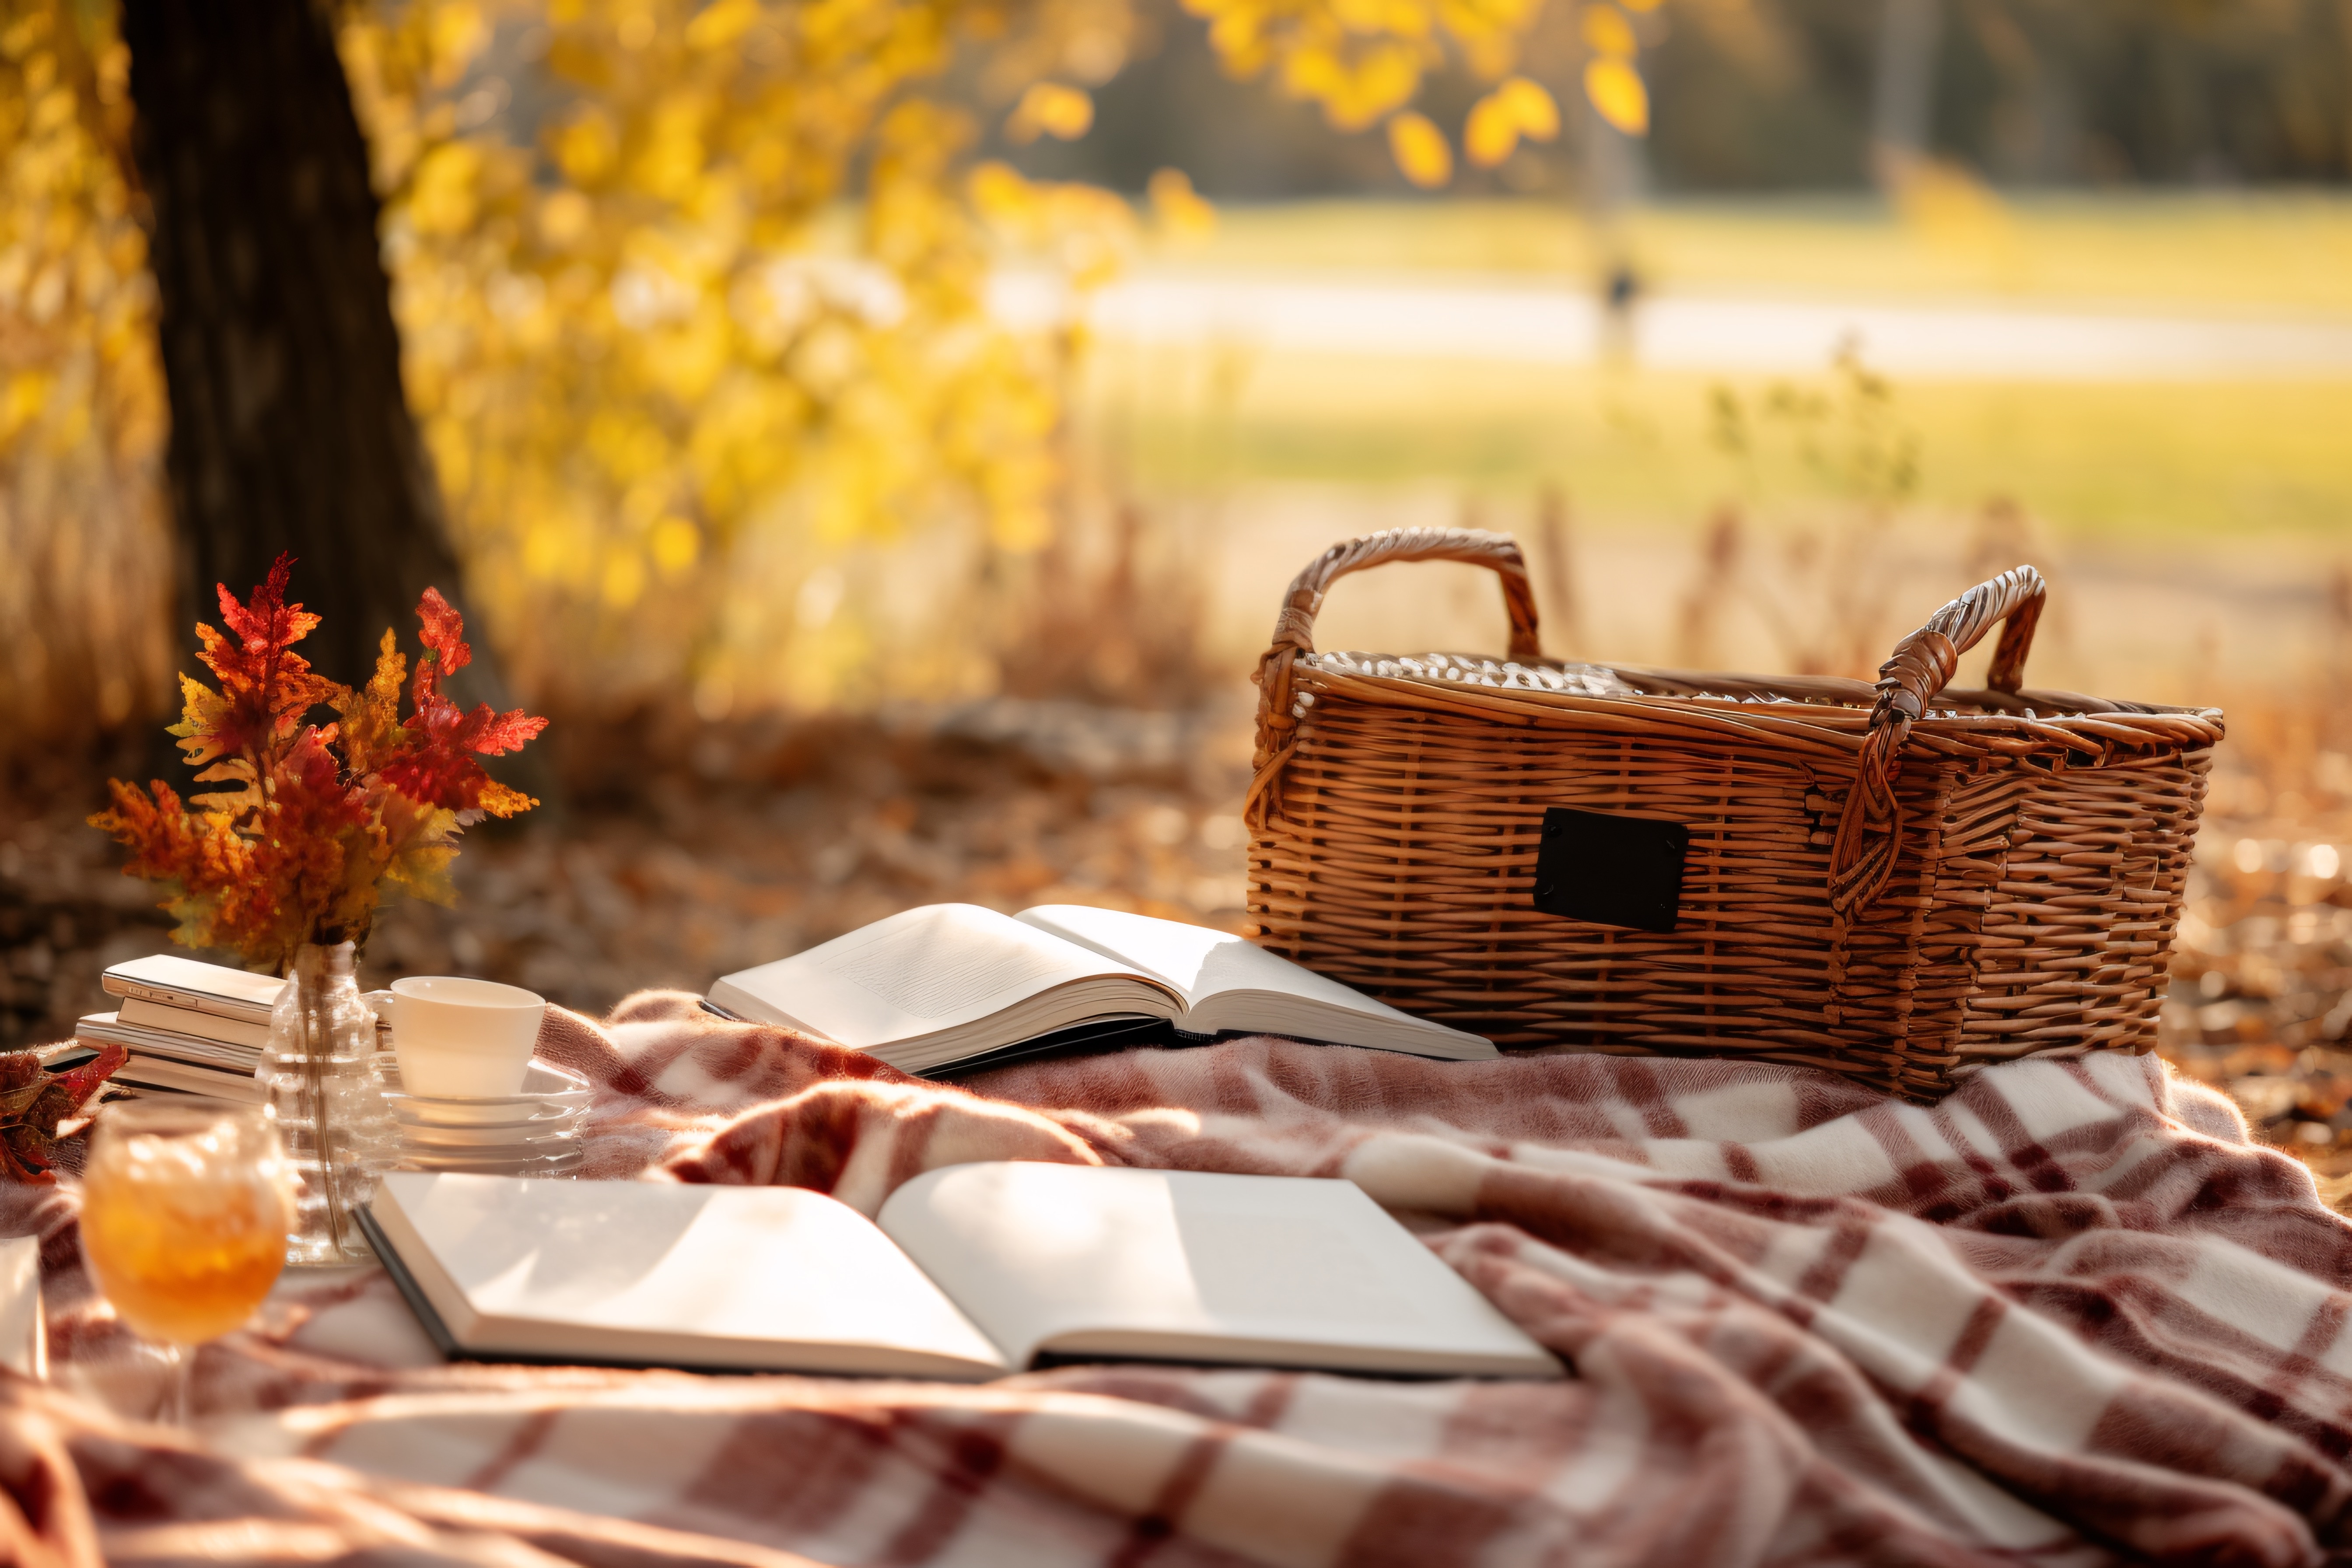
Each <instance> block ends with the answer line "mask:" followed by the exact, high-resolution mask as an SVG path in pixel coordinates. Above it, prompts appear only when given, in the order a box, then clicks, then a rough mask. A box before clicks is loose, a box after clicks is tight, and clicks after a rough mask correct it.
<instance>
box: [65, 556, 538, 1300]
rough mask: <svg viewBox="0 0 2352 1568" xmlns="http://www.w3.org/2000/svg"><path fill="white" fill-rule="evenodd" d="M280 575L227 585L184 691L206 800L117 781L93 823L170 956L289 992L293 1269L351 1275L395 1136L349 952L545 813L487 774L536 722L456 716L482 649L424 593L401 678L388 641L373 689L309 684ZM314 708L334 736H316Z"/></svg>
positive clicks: (275, 1037) (298, 610) (184, 736)
mask: <svg viewBox="0 0 2352 1568" xmlns="http://www.w3.org/2000/svg"><path fill="white" fill-rule="evenodd" d="M292 564H293V561H292V558H291V557H289V556H283V555H281V556H279V557H278V563H277V564H276V565H274V566H272V567H271V568H270V572H269V577H268V581H267V582H265V583H263V584H260V585H259V586H258V587H257V588H255V589H254V590H253V594H252V596H251V597H250V598H248V599H247V600H246V601H244V602H242V603H240V602H239V601H238V600H237V598H236V595H233V594H231V593H230V592H229V591H228V588H227V586H226V584H223V585H222V586H221V588H220V590H219V593H220V609H221V620H222V623H223V624H224V626H226V628H227V629H226V631H219V630H215V628H213V627H212V626H204V625H199V626H197V627H196V637H197V640H198V642H199V643H200V645H201V648H200V652H199V654H198V657H199V658H202V659H203V660H204V663H205V667H206V668H209V669H210V670H211V671H212V672H213V675H214V676H215V679H217V680H218V681H219V686H218V688H217V689H215V688H213V687H208V686H206V685H205V684H204V683H203V682H202V681H200V680H197V679H194V678H193V677H190V676H183V677H181V689H182V692H183V695H184V698H185V707H184V710H183V712H182V714H181V718H180V721H179V722H178V723H177V724H174V725H173V726H172V729H171V733H173V734H174V735H176V736H178V737H179V744H180V749H181V750H182V751H184V752H186V753H187V759H188V763H189V765H190V766H191V767H194V769H196V770H197V772H196V781H197V782H198V783H199V784H213V785H216V786H218V787H216V788H215V789H214V790H212V791H211V792H209V793H207V794H204V795H194V796H193V797H192V798H191V799H190V800H189V801H187V802H185V803H183V802H182V800H181V799H180V796H179V795H178V793H177V792H175V791H174V790H173V789H172V787H171V786H170V785H168V784H164V783H163V781H162V780H160V779H159V780H156V781H154V782H153V783H152V784H150V785H149V786H148V788H147V790H146V791H145V792H144V793H142V792H141V791H140V790H138V789H135V788H133V787H132V786H131V785H130V784H124V783H123V782H121V780H119V779H117V780H113V781H110V784H109V787H110V790H111V791H112V794H113V801H114V804H113V805H112V807H111V808H110V809H109V810H106V811H101V812H100V813H98V814H97V815H96V816H92V817H91V818H90V819H89V820H90V824H91V826H95V827H101V828H104V829H105V830H106V831H107V832H109V833H110V834H112V835H113V836H114V837H116V838H118V839H120V840H121V842H122V843H123V844H125V845H127V846H129V847H130V849H131V860H130V864H129V865H127V866H126V867H125V868H124V870H125V871H126V872H127V873H128V874H130V875H131V876H135V877H144V878H148V879H151V880H153V881H155V882H158V883H161V884H163V887H164V888H165V889H167V896H166V897H165V899H164V900H163V906H162V907H163V908H164V909H166V910H170V911H171V912H172V914H173V915H174V916H175V917H177V919H178V921H179V927H178V929H177V930H176V931H173V933H172V934H173V938H174V940H176V941H179V942H184V943H186V944H187V945H189V946H191V947H204V948H228V949H232V950H234V951H235V952H236V953H237V954H238V955H239V956H240V957H241V958H242V959H243V960H244V961H245V963H246V965H247V967H248V968H253V969H263V970H269V971H273V972H276V973H281V974H283V975H285V976H286V978H287V981H288V984H287V985H286V987H285V989H284V990H283V991H282V992H280V993H279V995H278V1004H277V1006H276V1007H275V1009H274V1010H273V1012H272V1014H271V1017H270V1026H269V1029H270V1032H269V1043H268V1047H266V1049H265V1050H264V1053H263V1058H262V1062H261V1067H260V1070H259V1071H258V1072H257V1075H256V1076H257V1078H258V1079H259V1080H260V1082H261V1085H262V1088H263V1089H264V1091H265V1094H266V1096H267V1098H268V1102H269V1106H270V1110H271V1114H272V1115H273V1116H274V1117H275V1118H276V1120H277V1122H278V1132H279V1136H280V1137H281V1139H282V1140H283V1141H284V1143H285V1146H286V1152H287V1154H288V1157H289V1163H290V1165H291V1166H292V1169H293V1173H294V1176H295V1186H296V1195H295V1224H294V1229H293V1234H292V1236H291V1237H290V1238H289V1260H291V1261H296V1262H320V1263H323V1262H335V1261H352V1260H356V1259H361V1258H366V1257H367V1256H368V1252H367V1248H366V1243H365V1241H364V1240H363V1239H362V1238H361V1236H360V1233H359V1232H358V1230H357V1227H356V1226H355V1224H354V1223H353V1221H352V1214H353V1211H354V1210H355V1209H356V1208H357V1207H358V1206H359V1205H362V1204H364V1203H365V1202H366V1201H367V1199H368V1198H369V1196H371V1195H372V1194H373V1190H374V1184H375V1178H376V1176H377V1175H378V1174H380V1173H381V1172H382V1171H383V1169H384V1167H385V1166H386V1165H388V1164H389V1163H390V1161H391V1159H392V1157H393V1145H394V1143H395V1142H396V1133H395V1131H394V1125H393V1121H392V1115H391V1111H390V1109H389V1107H388V1106H387V1104H386V1103H385V1100H384V1093H383V1091H384V1084H383V1066H382V1063H381V1061H380V1059H379V1055H378V1052H377V1050H376V1031H375V1020H374V1015H373V1013H372V1012H371V1011H370V1010H369V1008H368V1006H367V1004H366V1001H365V999H364V998H362V996H361V994H360V991H359V985H358V982H357V980H356V977H355V975H354V973H353V958H354V953H355V951H356V948H357V946H358V944H359V943H361V942H364V941H365V940H366V939H367V934H368V929H369V927H370V926H371V925H372V924H373V921H374V920H375V914H376V910H377V908H378V906H379V905H380V904H381V902H382V901H383V897H384V894H385V892H386V890H387V889H397V890H399V891H402V892H405V893H408V894H411V895H413V896H415V897H417V898H422V899H426V900H432V901H434V902H436V903H448V902H451V901H452V900H453V893H452V889H451V888H450V884H449V863H450V861H451V860H452V859H454V858H456V856H457V835H458V834H459V832H460V831H461V830H463V829H464V828H465V827H467V826H469V825H471V824H472V823H474V822H477V821H478V820H480V819H481V818H483V817H485V816H514V815H515V814H517V813H518V812H522V811H527V810H529V809H530V807H532V806H534V805H538V804H539V803H538V802H537V801H534V800H532V799H531V798H530V796H529V795H524V794H522V793H521V792H520V791H518V790H513V789H509V788H508V787H507V786H506V785H504V784H499V783H498V782H497V781H496V780H494V779H492V778H491V777H490V776H489V775H488V773H484V772H483V771H482V765H481V763H479V762H478V760H477V759H478V758H480V757H484V756H497V755H499V754H501V753H503V752H512V751H515V750H517V749H519V748H520V747H521V746H522V745H523V744H524V743H525V742H529V741H530V740H531V739H532V738H533V737H535V736H536V735H538V734H539V732H540V731H541V730H543V729H545V728H546V727H547V721H546V720H544V719H537V718H533V717H531V716H530V715H529V714H526V713H524V712H523V711H521V710H520V709H518V710H514V711H512V712H508V713H498V712H494V711H492V710H491V709H490V708H489V706H488V704H478V705H477V706H476V707H475V708H474V710H472V711H471V712H467V711H466V710H464V709H462V708H460V707H459V706H458V705H457V703H456V702H455V701H453V700H451V699H450V697H449V695H448V691H447V681H448V679H449V678H450V677H451V676H453V675H455V674H457V671H459V670H461V669H463V668H466V666H467V664H468V663H470V662H471V660H472V658H473V655H472V650H471V649H469V648H468V647H467V646H466V641H465V626H464V623H463V622H462V621H461V620H460V619H459V617H458V615H457V611H456V610H455V609H453V608H451V607H450V605H449V603H448V601H447V600H446V599H444V598H443V597H442V596H441V595H440V594H439V593H437V592H436V591H435V590H434V589H431V588H427V589H425V596H424V598H423V599H422V600H421V601H420V602H419V603H418V605H417V606H416V617H417V620H418V622H419V623H420V626H419V631H418V636H419V639H420V640H421V641H422V642H423V644H424V647H425V652H424V654H423V656H422V657H421V658H419V659H418V660H417V662H416V671H415V677H414V678H413V679H412V678H411V677H410V675H409V671H408V662H407V660H406V659H405V658H404V657H403V656H402V655H401V653H400V651H399V648H398V645H397V641H396V639H395V638H394V636H393V634H392V633H391V632H390V631H386V632H385V633H384V634H383V650H382V652H381V653H379V654H378V656H377V658H376V665H375V672H374V674H373V676H372V677H371V678H370V679H369V680H368V683H367V684H366V685H365V686H363V687H361V688H359V689H356V690H355V689H352V688H350V687H347V686H342V685H339V684H337V683H336V682H334V681H332V680H329V679H326V678H324V677H323V676H320V675H319V674H317V673H316V672H314V671H313V670H312V669H311V668H310V661H309V660H307V659H305V658H303V657H302V656H301V655H300V654H299V653H297V652H295V651H294V647H295V645H296V644H297V643H299V642H300V641H301V640H302V639H303V638H304V637H308V636H309V635H310V632H311V631H312V630H313V629H314V628H316V627H317V626H318V625H319V623H320V617H318V616H314V615H310V614H309V613H307V612H306V611H305V610H304V609H303V608H302V606H301V605H299V604H290V603H289V602H288V601H287V597H286V590H287V581H288V574H289V569H290V568H291V566H292ZM404 687H405V689H406V691H407V696H408V706H409V711H408V713H407V715H406V717H403V716H402V714H401V711H400V708H401V694H402V690H403V688H404ZM321 710H331V711H332V712H333V714H334V718H333V720H332V721H330V722H326V723H316V722H313V719H314V718H315V717H320V716H323V715H322V711H321Z"/></svg>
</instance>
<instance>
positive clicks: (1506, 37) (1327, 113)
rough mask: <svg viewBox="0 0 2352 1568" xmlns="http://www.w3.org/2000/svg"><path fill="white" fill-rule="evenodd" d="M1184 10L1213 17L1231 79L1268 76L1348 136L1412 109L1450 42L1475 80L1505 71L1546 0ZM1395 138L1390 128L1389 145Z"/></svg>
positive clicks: (1253, 4) (1196, 0) (1300, 3)
mask: <svg viewBox="0 0 2352 1568" xmlns="http://www.w3.org/2000/svg"><path fill="white" fill-rule="evenodd" d="M1183 3H1184V6H1185V9H1187V10H1189V11H1191V12H1192V14H1193V15H1195V16H1201V17H1203V18H1205V19H1206V20H1207V22H1208V24H1209V42H1210V45H1211V47H1213V48H1214V49H1215V50H1216V53H1217V56H1218V58H1219V59H1220V60H1221V62H1222V63H1223V66H1224V68H1225V69H1226V71H1227V72H1228V73H1229V74H1231V75H1233V76H1235V77H1240V78H1244V79H1247V78H1252V77H1256V76H1259V75H1261V74H1264V73H1265V72H1267V71H1268V70H1271V71H1273V73H1274V75H1275V78H1276V81H1277V82H1278V83H1279V84H1280V86H1281V88H1282V90H1283V91H1284V92H1285V93H1286V94H1287V95H1289V96H1290V97H1292V98H1297V99H1304V100H1307V101H1308V102H1311V103H1314V104H1316V105H1317V106H1318V107H1319V108H1320V109H1321V110H1323V115H1324V118H1325V119H1326V120H1328V121H1329V122H1330V123H1331V124H1332V125H1334V126H1336V127H1338V128H1339V129H1340V130H1342V131H1360V130H1363V129H1366V128H1368V127H1370V126H1371V125H1374V124H1377V123H1378V122H1379V121H1381V119H1383V118H1384V117H1386V116H1388V115H1390V114H1391V113H1393V112H1394V111H1396V110H1400V109H1402V108H1403V107H1404V106H1405V105H1406V104H1409V103H1411V102H1412V100H1413V99H1414V97H1415V96H1416V95H1418V93H1419V92H1420V90H1421V84H1422V80H1423V78H1424V77H1425V76H1426V75H1427V74H1428V73H1429V72H1430V71H1431V70H1433V69H1435V68H1438V67H1439V66H1441V65H1443V64H1444V61H1445V59H1446V58H1447V46H1448V45H1450V46H1451V47H1452V48H1453V50H1454V53H1456V54H1457V55H1458V56H1459V57H1460V58H1461V61H1462V63H1463V64H1464V65H1465V66H1466V67H1467V68H1469V70H1470V71H1471V72H1472V74H1474V75H1475V76H1478V77H1480V78H1483V79H1490V80H1491V79H1496V78H1499V77H1502V76H1504V75H1506V74H1507V73H1508V72H1509V70H1510V69H1511V68H1512V66H1513V64H1514V63H1515V62H1516V61H1517V58H1518V51H1519V45H1520V42H1521V40H1522V39H1523V38H1524V37H1526V35H1527V33H1528V30H1529V29H1530V28H1531V27H1533V26H1534V25H1535V21H1536V18H1537V16H1538V14H1539V13H1540V12H1541V10H1542V0H1183ZM1391 124H1393V121H1391ZM1432 129H1433V130H1434V128H1432ZM1394 140H1395V133H1394V132H1393V131H1391V146H1392V147H1393V145H1394ZM1417 140H1423V141H1424V142H1425V139H1417ZM1440 140H1441V141H1442V140H1443V138H1440ZM1446 162H1447V163H1448V164H1449V166H1450V164H1451V163H1452V157H1451V154H1450V153H1449V154H1448V156H1447V159H1446Z"/></svg>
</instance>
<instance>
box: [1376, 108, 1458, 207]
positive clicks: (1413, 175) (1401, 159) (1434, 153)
mask: <svg viewBox="0 0 2352 1568" xmlns="http://www.w3.org/2000/svg"><path fill="white" fill-rule="evenodd" d="M1389 153H1390V155H1391V156H1392V157H1394V158H1395V159H1396V165H1397V167H1398V169H1400V170H1401V171H1402V172H1403V174H1404V177H1405V178H1406V179H1408V180H1411V181H1412V183H1413V184H1416V185H1419V186H1420V187H1421V188H1422V189H1423V190H1425V191H1431V190H1435V189H1436V188H1437V187H1438V186H1440V185H1443V184H1445V182H1446V181H1448V180H1450V179H1452V178H1453V177H1454V150H1453V149H1452V148H1451V147H1449V146H1448V145H1446V142H1445V132H1443V131H1440V130H1439V129H1438V128H1437V127H1436V126H1434V125H1432V124H1431V123H1430V122H1429V121H1428V119H1427V118H1426V117H1425V116H1423V115H1420V114H1416V113H1414V112H1413V111H1412V110H1406V111H1405V112H1404V113H1402V114H1400V115H1398V116H1397V117H1396V118H1395V119H1393V120H1391V121H1389Z"/></svg>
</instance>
